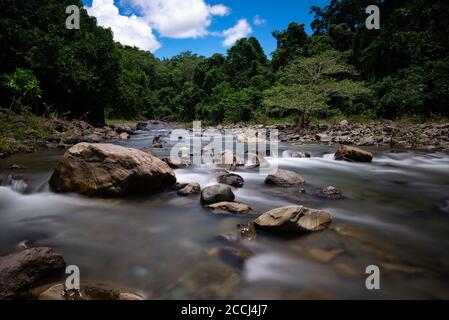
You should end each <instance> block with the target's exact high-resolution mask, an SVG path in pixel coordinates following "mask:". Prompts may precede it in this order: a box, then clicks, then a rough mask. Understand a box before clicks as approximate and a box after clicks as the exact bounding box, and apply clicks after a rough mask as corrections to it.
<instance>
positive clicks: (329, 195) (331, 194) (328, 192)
mask: <svg viewBox="0 0 449 320" xmlns="http://www.w3.org/2000/svg"><path fill="white" fill-rule="evenodd" d="M316 195H317V196H318V197H320V198H326V199H332V200H337V199H342V198H343V196H342V194H341V192H340V190H338V189H337V188H335V187H332V186H330V187H326V188H323V189H321V190H320V191H318V192H317V193H316Z"/></svg>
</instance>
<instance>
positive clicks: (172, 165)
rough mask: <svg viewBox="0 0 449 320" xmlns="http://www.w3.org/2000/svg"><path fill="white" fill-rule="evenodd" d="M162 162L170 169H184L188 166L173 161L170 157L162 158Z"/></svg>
mask: <svg viewBox="0 0 449 320" xmlns="http://www.w3.org/2000/svg"><path fill="white" fill-rule="evenodd" d="M162 161H164V162H165V163H166V164H168V166H169V167H170V168H172V169H184V168H187V167H188V166H189V164H187V163H184V162H178V161H173V160H172V158H171V157H166V158H162Z"/></svg>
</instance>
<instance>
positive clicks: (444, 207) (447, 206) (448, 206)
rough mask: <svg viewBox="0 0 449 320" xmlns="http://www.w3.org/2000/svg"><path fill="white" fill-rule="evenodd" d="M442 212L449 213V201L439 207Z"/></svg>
mask: <svg viewBox="0 0 449 320" xmlns="http://www.w3.org/2000/svg"><path fill="white" fill-rule="evenodd" d="M439 208H440V210H441V211H443V212H445V213H449V200H446V202H445V203H444V204H442V205H440V206H439Z"/></svg>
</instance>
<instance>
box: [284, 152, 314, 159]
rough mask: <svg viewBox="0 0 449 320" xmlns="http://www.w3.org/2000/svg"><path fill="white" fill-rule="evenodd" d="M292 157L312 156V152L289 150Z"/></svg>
mask: <svg viewBox="0 0 449 320" xmlns="http://www.w3.org/2000/svg"><path fill="white" fill-rule="evenodd" d="M287 154H288V156H289V157H290V158H310V157H311V156H310V153H308V152H305V151H287Z"/></svg>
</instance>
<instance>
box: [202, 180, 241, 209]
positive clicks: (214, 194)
mask: <svg viewBox="0 0 449 320" xmlns="http://www.w3.org/2000/svg"><path fill="white" fill-rule="evenodd" d="M234 199H235V195H234V193H233V192H232V190H231V187H229V186H226V185H223V184H216V185H213V186H210V187H207V188H204V189H203V191H202V192H201V203H202V204H203V205H209V204H214V203H217V202H223V201H225V202H233V201H234Z"/></svg>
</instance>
